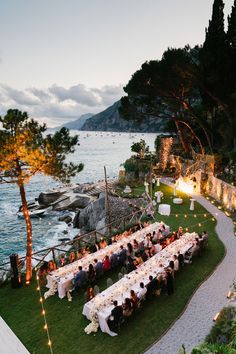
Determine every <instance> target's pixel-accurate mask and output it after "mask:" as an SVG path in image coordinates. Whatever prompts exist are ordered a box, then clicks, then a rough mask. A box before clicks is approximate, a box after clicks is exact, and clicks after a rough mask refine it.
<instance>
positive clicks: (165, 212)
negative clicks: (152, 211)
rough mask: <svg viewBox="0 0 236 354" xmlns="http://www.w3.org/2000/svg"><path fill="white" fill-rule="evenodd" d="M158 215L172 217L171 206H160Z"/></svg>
mask: <svg viewBox="0 0 236 354" xmlns="http://www.w3.org/2000/svg"><path fill="white" fill-rule="evenodd" d="M158 213H159V214H161V215H168V216H169V215H170V204H160V205H159V207H158Z"/></svg>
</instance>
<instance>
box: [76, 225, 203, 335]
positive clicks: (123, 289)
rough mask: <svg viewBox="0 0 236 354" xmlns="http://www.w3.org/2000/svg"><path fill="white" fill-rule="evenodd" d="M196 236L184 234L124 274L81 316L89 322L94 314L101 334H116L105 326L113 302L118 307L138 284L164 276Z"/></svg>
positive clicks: (190, 245)
mask: <svg viewBox="0 0 236 354" xmlns="http://www.w3.org/2000/svg"><path fill="white" fill-rule="evenodd" d="M196 236H197V234H196V233H195V232H193V233H185V234H184V235H183V236H182V237H181V238H180V239H178V240H176V241H174V242H172V243H171V244H170V245H168V246H167V247H165V248H164V249H163V250H161V251H160V252H158V253H157V254H156V255H154V256H153V257H151V258H150V259H149V260H147V261H146V262H145V263H143V264H142V265H141V266H139V267H138V268H137V269H136V270H134V271H132V272H130V273H129V274H126V275H125V276H124V277H123V278H122V279H120V280H119V281H118V282H116V283H115V284H113V285H112V286H110V287H109V288H107V289H106V290H104V291H103V292H102V293H100V294H98V295H96V296H95V297H94V298H93V299H92V300H90V301H89V302H87V303H86V304H85V305H84V307H83V312H82V313H83V315H84V316H86V317H87V319H89V320H90V321H91V320H93V316H94V314H95V313H96V315H97V318H98V321H99V326H100V329H101V331H102V332H105V333H107V334H109V335H110V336H115V335H117V333H115V332H112V331H111V330H110V328H109V326H108V324H107V319H108V317H109V316H110V314H111V310H112V309H113V307H114V306H113V301H114V300H117V301H118V304H119V305H122V304H123V303H124V300H125V298H126V297H130V290H134V291H135V292H136V293H137V292H138V291H139V290H140V282H143V283H144V285H147V284H148V282H149V281H150V280H149V276H150V275H152V276H153V277H157V276H158V275H164V274H165V268H166V267H168V265H169V262H170V260H173V256H174V255H175V254H176V255H177V253H178V252H180V253H182V254H184V253H185V252H186V251H188V250H190V249H191V247H192V246H193V243H194V241H195V238H196Z"/></svg>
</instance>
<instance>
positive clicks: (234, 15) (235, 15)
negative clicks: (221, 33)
mask: <svg viewBox="0 0 236 354" xmlns="http://www.w3.org/2000/svg"><path fill="white" fill-rule="evenodd" d="M227 40H228V42H229V44H230V47H231V48H233V49H236V0H234V5H233V6H232V10H231V14H230V15H229V16H228V31H227Z"/></svg>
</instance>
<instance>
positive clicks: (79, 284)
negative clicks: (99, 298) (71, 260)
mask: <svg viewBox="0 0 236 354" xmlns="http://www.w3.org/2000/svg"><path fill="white" fill-rule="evenodd" d="M87 280H88V276H87V272H86V271H85V270H83V268H82V267H81V266H79V272H78V273H77V274H76V276H75V278H74V285H75V290H78V289H79V288H83V287H84V286H86V284H87Z"/></svg>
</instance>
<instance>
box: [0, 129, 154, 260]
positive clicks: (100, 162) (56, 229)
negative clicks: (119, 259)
mask: <svg viewBox="0 0 236 354" xmlns="http://www.w3.org/2000/svg"><path fill="white" fill-rule="evenodd" d="M71 134H78V135H79V145H78V146H77V147H76V151H75V153H74V154H72V155H70V156H68V159H69V160H70V161H72V162H74V163H80V162H82V163H84V170H83V171H82V172H80V173H79V174H78V175H77V176H76V177H75V178H73V180H72V181H71V182H72V183H85V182H96V181H98V180H103V179H104V166H106V170H107V176H108V177H109V178H110V179H112V178H116V177H117V176H118V173H119V169H120V166H121V164H122V163H124V161H125V160H126V159H127V158H129V157H130V156H131V155H132V154H133V153H132V152H131V149H130V147H131V145H132V143H133V142H137V141H139V140H140V139H144V140H145V141H146V143H147V144H148V145H149V147H150V150H152V151H153V150H154V141H155V138H156V135H157V134H141V133H111V132H75V131H71ZM59 186H60V185H59V183H58V182H55V181H54V180H53V179H52V178H49V177H46V176H44V175H42V174H38V175H37V176H35V177H34V178H32V179H31V181H30V182H29V183H28V184H27V185H26V195H27V200H28V202H30V201H34V199H35V198H37V197H38V196H39V194H40V192H44V191H46V190H48V189H50V188H57V187H59ZM20 205H21V200H20V194H19V190H18V187H17V186H16V185H14V184H1V185H0V217H1V219H0V264H1V263H3V262H4V261H6V262H7V261H8V260H9V256H10V254H12V253H18V254H19V255H24V253H25V247H26V230H25V221H24V219H21V218H19V217H17V215H16V213H17V211H18V209H19V206H20ZM66 213H67V214H68V212H66ZM62 214H63V212H55V211H49V212H48V213H47V215H45V216H43V217H41V218H32V226H33V250H34V251H36V250H39V249H42V248H46V247H49V246H53V245H56V244H58V243H60V241H59V239H60V238H65V237H66V238H70V239H72V238H73V237H74V236H75V235H76V234H77V233H78V229H73V228H71V227H68V225H67V224H66V223H64V222H59V221H58V217H59V216H61V215H62Z"/></svg>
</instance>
